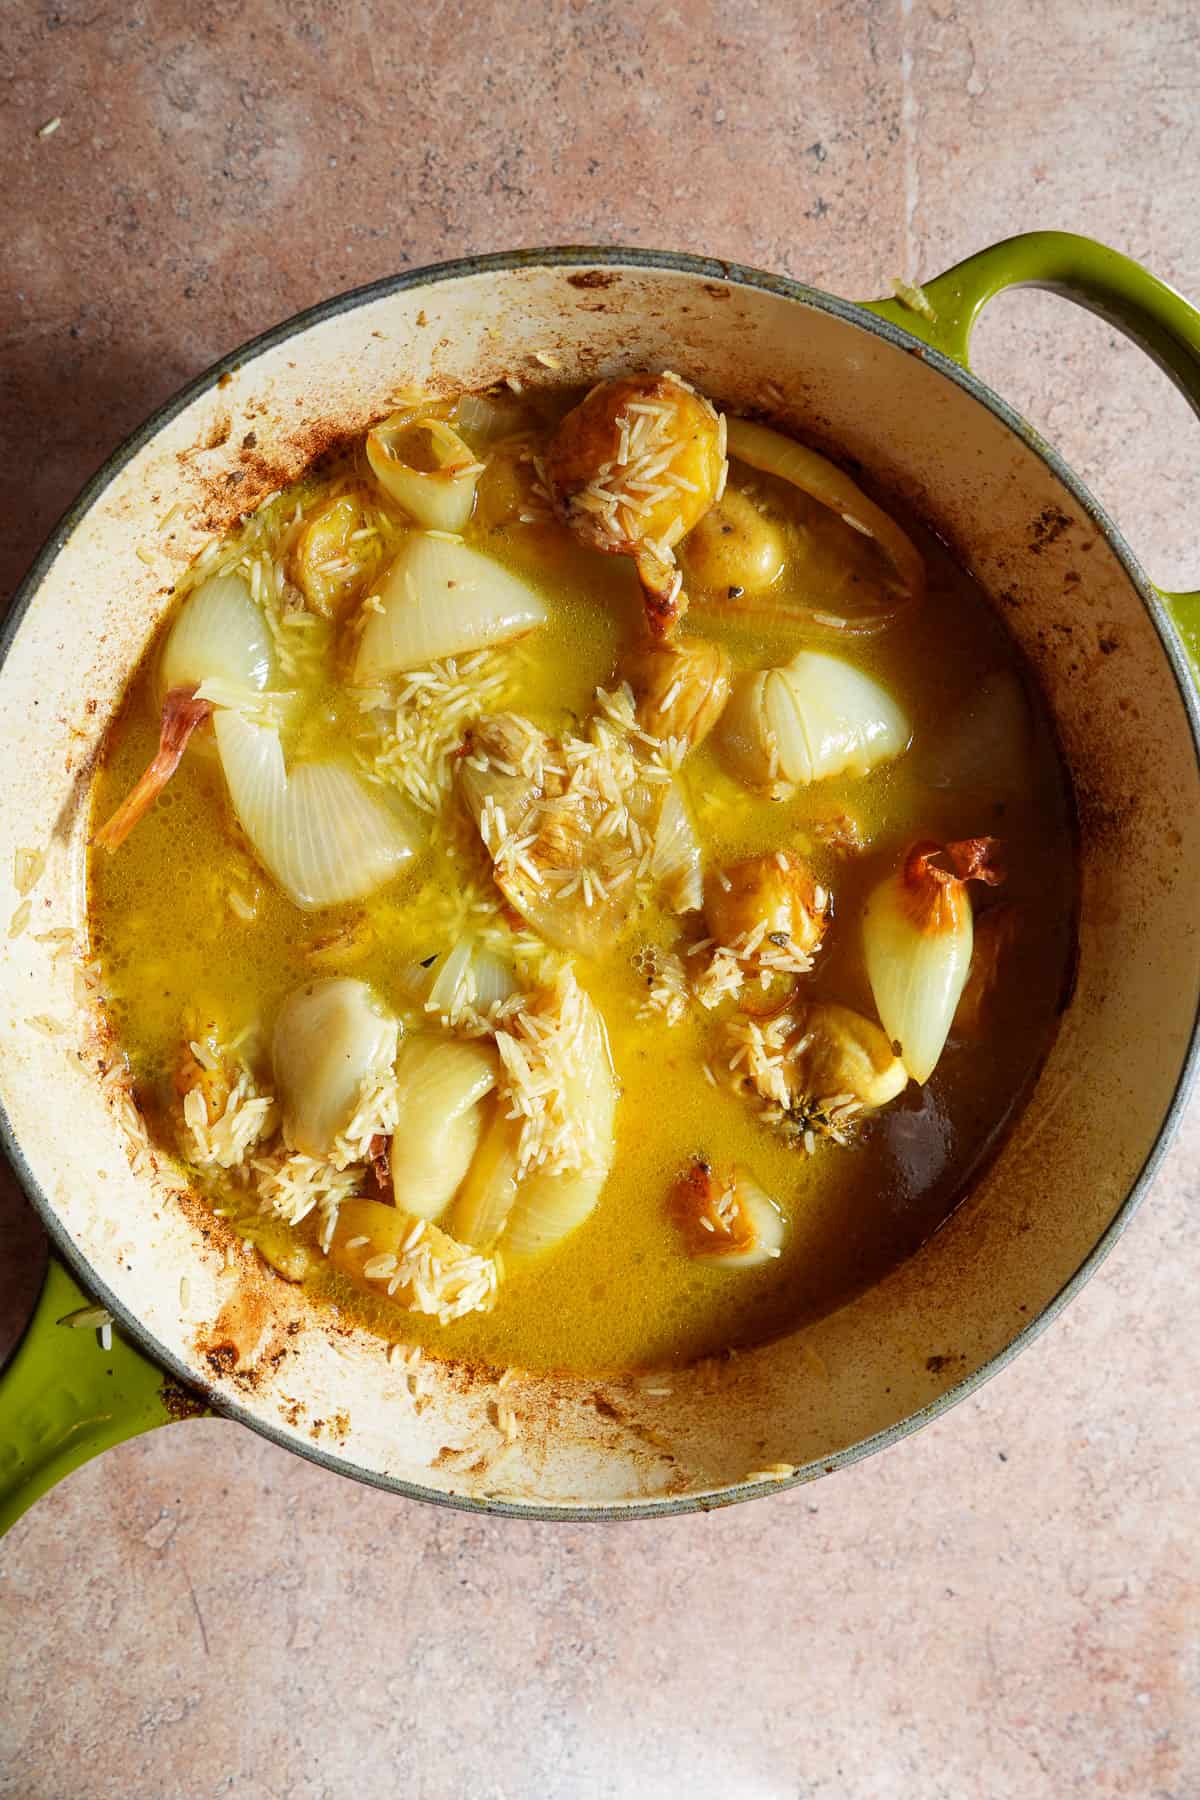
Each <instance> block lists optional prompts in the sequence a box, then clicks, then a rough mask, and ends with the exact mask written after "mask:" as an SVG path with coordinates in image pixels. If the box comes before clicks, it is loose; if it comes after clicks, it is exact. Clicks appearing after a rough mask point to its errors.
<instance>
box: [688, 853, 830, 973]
mask: <svg viewBox="0 0 1200 1800" xmlns="http://www.w3.org/2000/svg"><path fill="white" fill-rule="evenodd" d="M704 920H705V924H706V925H707V926H708V930H709V933H710V935H711V936H712V937H713V938H714V939H715V940H716V942H717V943H718V944H721V945H728V946H730V947H731V948H734V949H736V950H737V952H738V954H739V956H740V957H741V958H742V960H743V961H746V962H749V963H751V964H753V962H754V961H755V958H756V957H758V956H760V955H765V956H767V957H769V955H770V952H771V950H772V949H775V950H790V951H792V952H793V953H794V954H798V955H800V956H811V955H812V954H813V952H814V951H815V950H816V948H817V946H818V945H819V944H820V942H821V938H822V936H823V935H824V932H825V927H826V925H827V923H828V920H829V894H828V891H827V890H826V889H825V888H823V887H822V886H821V885H820V883H819V882H817V881H815V880H814V879H813V874H812V870H811V869H810V868H809V866H808V864H807V863H806V862H805V861H804V858H803V857H801V856H797V855H796V854H795V853H794V852H793V851H790V850H773V851H767V852H765V853H764V854H763V855H761V856H747V857H746V858H744V860H743V861H741V862H737V863H732V864H731V865H730V866H729V867H728V868H725V869H716V870H713V871H712V872H710V874H709V875H708V877H707V879H706V881H705V883H704Z"/></svg>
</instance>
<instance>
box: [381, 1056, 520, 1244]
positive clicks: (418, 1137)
mask: <svg viewBox="0 0 1200 1800" xmlns="http://www.w3.org/2000/svg"><path fill="white" fill-rule="evenodd" d="M497 1072H498V1062H497V1058H496V1052H495V1051H494V1050H493V1049H492V1048H491V1047H490V1045H484V1044H481V1043H478V1042H467V1043H464V1042H461V1041H459V1040H457V1039H455V1038H440V1037H432V1036H429V1037H425V1036H418V1037H410V1038H406V1039H405V1041H404V1043H403V1045H402V1046H401V1049H400V1054H399V1056H398V1057H397V1059H396V1081H397V1085H398V1087H399V1110H398V1114H397V1120H396V1128H395V1134H394V1136H393V1138H392V1191H393V1193H394V1195H395V1199H396V1205H397V1206H399V1207H403V1208H404V1209H405V1210H406V1211H407V1212H410V1213H412V1214H414V1215H415V1216H416V1217H417V1218H421V1219H436V1218H437V1217H438V1216H439V1215H440V1214H441V1213H443V1212H444V1211H445V1209H446V1207H447V1206H448V1205H449V1204H450V1202H451V1200H453V1198H454V1196H455V1194H456V1193H457V1191H458V1189H459V1187H460V1186H461V1184H462V1181H463V1178H464V1176H465V1175H466V1173H467V1170H468V1169H469V1168H470V1166H471V1159H472V1157H473V1156H474V1154H475V1152H476V1150H477V1148H478V1146H479V1140H480V1137H481V1136H482V1133H483V1125H484V1113H483V1109H482V1107H481V1106H480V1104H479V1102H480V1101H481V1100H483V1099H484V1097H485V1096H486V1095H487V1094H490V1093H491V1091H492V1089H493V1088H494V1087H495V1085H496V1079H497Z"/></svg>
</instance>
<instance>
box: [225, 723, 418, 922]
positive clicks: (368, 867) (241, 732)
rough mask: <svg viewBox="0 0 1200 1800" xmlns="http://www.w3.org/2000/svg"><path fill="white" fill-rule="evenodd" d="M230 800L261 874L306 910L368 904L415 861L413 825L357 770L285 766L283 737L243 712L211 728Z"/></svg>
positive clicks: (332, 766)
mask: <svg viewBox="0 0 1200 1800" xmlns="http://www.w3.org/2000/svg"><path fill="white" fill-rule="evenodd" d="M213 727H214V730H215V731H216V734H217V748H218V750H219V752H220V756H221V767H222V769H223V770H224V772H225V779H226V781H227V783H228V784H229V797H230V799H231V801H232V802H233V810H234V812H235V813H236V814H237V816H238V820H239V822H240V824H241V826H242V829H243V831H244V832H245V833H246V836H247V837H248V838H249V839H250V843H251V845H252V846H253V849H254V851H255V854H256V855H257V856H258V859H259V861H260V862H261V863H262V864H263V867H264V868H265V869H266V870H267V871H268V872H269V873H270V874H271V875H273V876H274V878H275V880H276V881H277V882H278V883H279V885H280V887H281V888H282V889H283V891H284V893H285V894H287V896H288V898H289V899H290V900H292V901H293V902H294V903H295V905H297V906H299V907H302V908H304V909H305V910H306V911H307V910H314V909H315V908H317V907H321V906H337V905H338V904H340V903H341V902H342V901H344V900H361V899H362V898H363V897H364V895H366V894H370V893H373V892H374V891H375V889H376V888H379V887H382V886H383V885H384V883H385V882H387V881H390V880H391V878H392V876H393V875H395V874H396V872H397V870H398V869H400V868H401V866H402V865H403V864H404V863H406V862H407V861H408V860H409V858H410V857H411V856H412V855H413V854H414V853H415V851H416V849H417V845H418V842H419V838H418V834H417V831H416V829H415V827H414V826H413V825H412V824H411V822H410V821H408V820H407V819H406V818H405V817H404V816H403V814H402V813H401V812H400V810H399V809H398V808H397V807H396V806H395V805H393V804H391V802H390V801H389V800H388V799H385V798H384V797H383V795H382V794H378V793H376V792H375V791H374V790H373V789H372V788H370V787H369V786H368V785H367V783H366V782H365V781H363V780H362V779H361V777H360V776H358V775H357V774H356V773H355V772H354V770H353V769H351V768H348V767H346V766H345V765H343V764H342V763H336V762H299V763H296V764H295V765H294V766H293V767H292V769H291V770H290V772H289V771H288V770H287V769H286V768H285V766H284V760H283V749H282V746H281V745H280V742H279V733H278V731H275V730H273V729H272V728H271V727H270V726H268V725H252V724H251V723H250V722H249V720H247V719H243V718H242V717H241V715H240V714H239V713H236V712H225V711H219V712H217V713H216V715H215V717H214V720H213Z"/></svg>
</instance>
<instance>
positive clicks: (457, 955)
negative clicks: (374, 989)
mask: <svg viewBox="0 0 1200 1800" xmlns="http://www.w3.org/2000/svg"><path fill="white" fill-rule="evenodd" d="M417 974H418V975H423V976H424V977H425V985H424V988H423V989H421V990H420V991H419V992H418V991H417V989H416V987H415V986H414V987H413V989H412V991H413V992H414V995H415V997H416V998H419V999H421V1000H422V1001H423V1002H424V1005H425V1010H426V1011H427V1012H431V1013H437V1014H439V1015H440V1016H441V1017H442V1018H443V1019H445V1020H447V1021H448V1022H450V1023H453V1022H454V1021H455V1020H457V1019H458V1017H459V1016H460V1014H461V1013H462V1012H463V1010H464V1008H466V1007H470V1008H472V1009H473V1010H474V1011H476V1012H480V1013H486V1012H488V1011H489V1010H490V1008H491V1007H493V1006H498V1005H499V1004H500V1002H501V1001H502V1000H507V999H508V998H509V997H510V995H512V994H514V993H515V992H516V990H517V978H516V975H515V974H514V972H513V966H512V964H511V963H509V962H505V960H504V959H503V957H500V956H497V955H496V954H495V953H494V952H493V951H491V950H485V949H484V947H483V945H482V944H481V943H480V942H479V940H478V939H477V938H474V937H471V936H470V935H467V936H465V937H461V938H460V939H459V940H458V942H457V944H455V946H454V948H453V949H452V950H448V951H447V952H446V954H445V956H443V957H441V958H439V960H438V961H437V962H436V963H435V964H434V965H433V967H432V968H430V969H421V968H420V966H419V965H418V969H417ZM412 980H413V982H414V983H415V981H416V977H415V976H414V977H413V978H412Z"/></svg>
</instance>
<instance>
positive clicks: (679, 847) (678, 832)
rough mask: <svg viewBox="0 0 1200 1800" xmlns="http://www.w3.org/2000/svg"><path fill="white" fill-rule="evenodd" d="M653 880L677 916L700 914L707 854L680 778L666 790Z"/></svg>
mask: <svg viewBox="0 0 1200 1800" xmlns="http://www.w3.org/2000/svg"><path fill="white" fill-rule="evenodd" d="M650 879H651V880H652V881H654V882H657V883H659V884H661V886H662V890H663V893H664V895H665V896H666V900H667V904H668V905H669V906H670V907H671V908H672V909H673V910H674V911H675V912H677V913H686V912H698V911H699V909H700V907H702V906H703V905H704V852H703V850H702V849H701V845H700V838H699V836H698V834H697V831H696V821H695V820H694V818H693V817H692V809H691V805H690V803H689V801H688V797H687V793H686V791H685V790H684V787H683V783H682V782H681V781H680V780H679V778H678V776H677V777H676V778H675V780H674V781H673V782H672V783H671V785H670V787H669V788H668V789H667V793H666V798H665V799H664V800H663V804H662V811H661V813H660V814H659V817H658V829H657V831H656V832H655V834H654V853H653V855H652V856H651V858H650Z"/></svg>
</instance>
